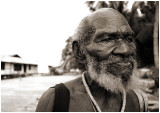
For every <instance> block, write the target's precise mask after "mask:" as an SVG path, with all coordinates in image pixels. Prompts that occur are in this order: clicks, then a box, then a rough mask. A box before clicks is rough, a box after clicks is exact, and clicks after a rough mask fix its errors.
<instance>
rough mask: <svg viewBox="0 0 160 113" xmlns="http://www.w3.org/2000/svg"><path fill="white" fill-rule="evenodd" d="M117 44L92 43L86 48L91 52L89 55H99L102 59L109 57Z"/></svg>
mask: <svg viewBox="0 0 160 113" xmlns="http://www.w3.org/2000/svg"><path fill="white" fill-rule="evenodd" d="M114 48H115V46H113V45H112V46H111V45H105V46H102V45H100V44H95V43H92V44H90V45H88V46H86V50H87V52H88V53H89V55H91V56H94V57H97V58H99V59H101V60H105V59H107V58H108V56H109V55H110V54H111V53H112V51H113V50H114Z"/></svg>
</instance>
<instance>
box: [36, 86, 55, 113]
mask: <svg viewBox="0 0 160 113" xmlns="http://www.w3.org/2000/svg"><path fill="white" fill-rule="evenodd" d="M54 96H55V88H49V89H48V90H47V91H45V92H44V93H43V95H42V96H41V98H40V100H39V102H38V105H37V108H36V112H46V111H52V108H53V104H54Z"/></svg>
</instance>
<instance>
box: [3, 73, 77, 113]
mask: <svg viewBox="0 0 160 113" xmlns="http://www.w3.org/2000/svg"><path fill="white" fill-rule="evenodd" d="M76 77H78V76H73V75H64V76H40V75H34V76H29V77H23V78H21V79H20V78H15V79H8V80H1V111H2V112H34V111H35V109H36V105H37V103H38V99H39V98H40V96H41V95H42V94H43V92H44V91H45V90H47V89H48V88H49V87H51V86H54V85H55V84H57V83H60V82H65V81H69V80H71V79H74V78H76Z"/></svg>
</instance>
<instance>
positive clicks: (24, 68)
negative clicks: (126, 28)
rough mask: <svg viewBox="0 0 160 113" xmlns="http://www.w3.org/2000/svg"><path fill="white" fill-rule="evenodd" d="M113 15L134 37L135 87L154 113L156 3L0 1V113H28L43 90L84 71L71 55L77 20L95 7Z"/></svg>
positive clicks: (156, 97)
mask: <svg viewBox="0 0 160 113" xmlns="http://www.w3.org/2000/svg"><path fill="white" fill-rule="evenodd" d="M104 7H110V8H114V9H116V10H118V11H119V12H120V13H122V14H123V15H124V16H125V17H126V19H127V20H128V22H129V24H130V26H131V28H132V29H133V31H134V32H135V39H136V46H137V60H138V71H139V82H140V84H141V85H140V88H141V89H142V90H143V91H144V92H145V93H146V94H147V96H148V98H149V111H159V2H158V1H87V2H86V1H71V0H69V1H63V2H62V1H58V0H57V1H53V0H47V1H44V0H14V1H13V0H5V1H0V36H1V44H0V45H1V49H0V50H1V51H0V53H1V111H2V112H33V111H35V109H36V105H37V103H38V100H39V98H40V96H41V95H42V94H43V92H44V91H45V90H47V89H48V88H49V87H52V86H54V85H55V84H57V83H60V82H66V81H68V80H71V79H74V78H76V77H79V76H80V75H81V73H82V72H83V71H84V70H85V69H84V65H83V64H80V63H78V62H77V61H76V59H75V58H74V56H73V53H72V43H71V42H72V36H73V34H74V32H75V30H76V28H77V26H78V24H79V22H80V21H81V19H82V18H83V17H85V16H86V15H88V14H90V13H92V12H94V11H95V10H97V9H99V8H104Z"/></svg>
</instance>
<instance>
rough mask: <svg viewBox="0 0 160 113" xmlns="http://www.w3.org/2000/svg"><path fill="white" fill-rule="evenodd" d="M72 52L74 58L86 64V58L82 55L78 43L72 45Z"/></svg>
mask: <svg viewBox="0 0 160 113" xmlns="http://www.w3.org/2000/svg"><path fill="white" fill-rule="evenodd" d="M72 50H73V54H74V56H75V57H76V58H77V60H78V61H79V62H80V63H83V64H85V63H86V57H85V55H84V54H83V53H82V51H81V50H80V46H79V44H78V42H77V41H74V42H73V43H72Z"/></svg>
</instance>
